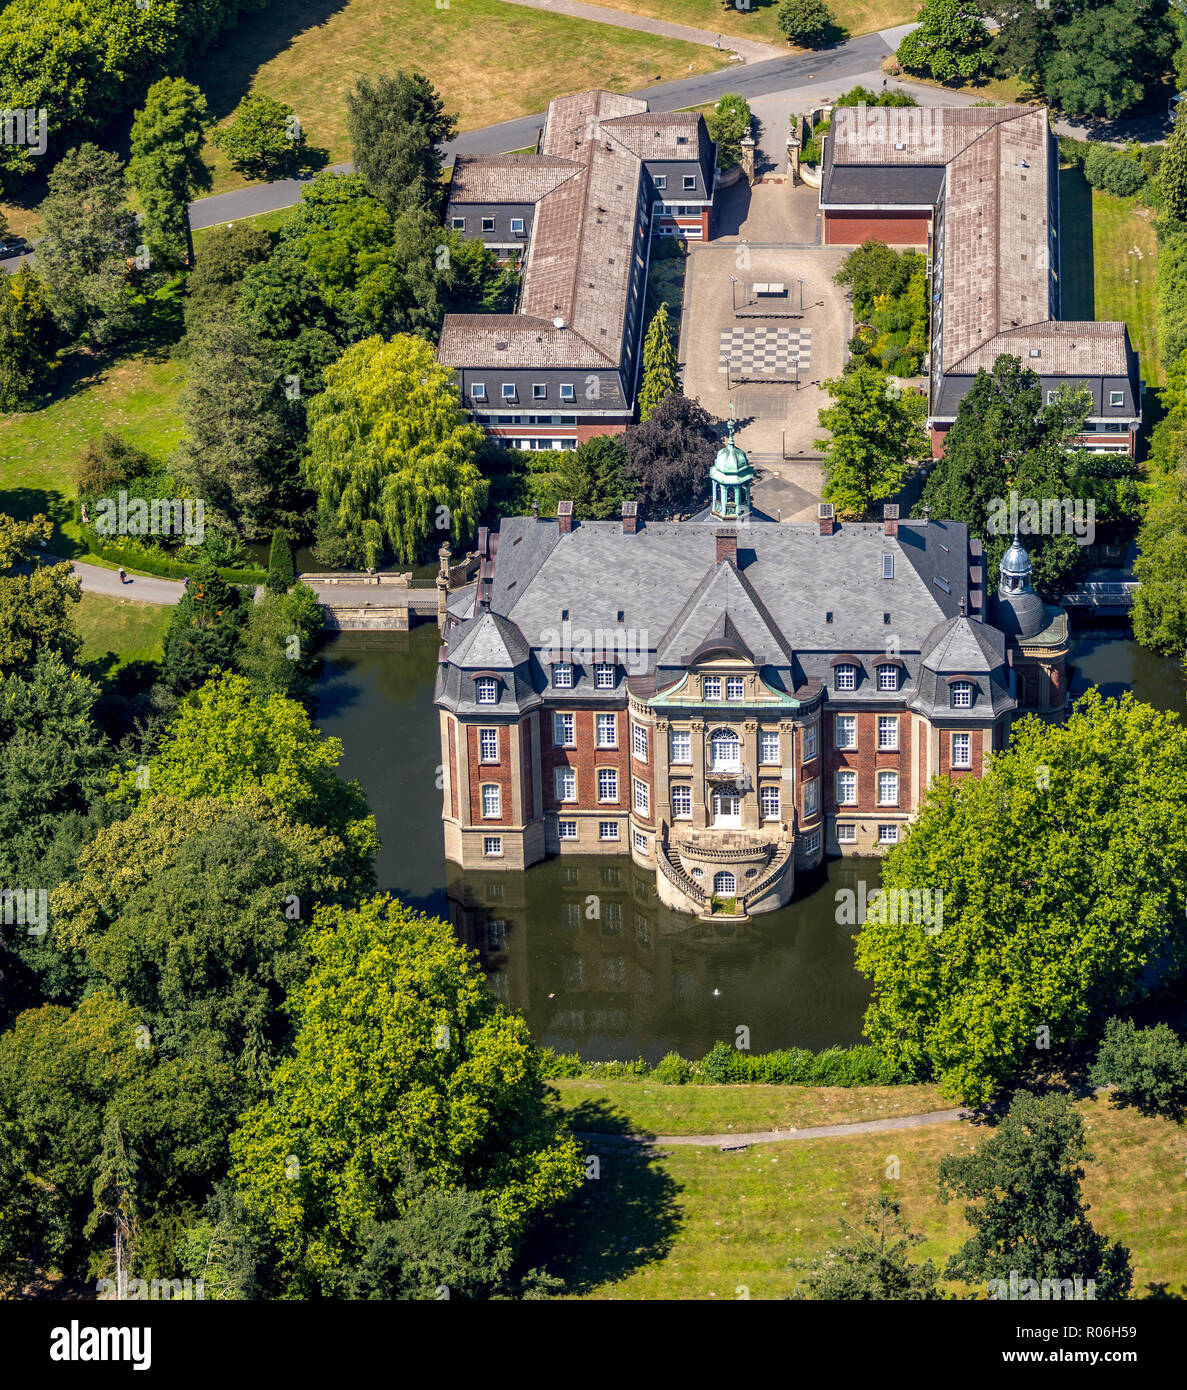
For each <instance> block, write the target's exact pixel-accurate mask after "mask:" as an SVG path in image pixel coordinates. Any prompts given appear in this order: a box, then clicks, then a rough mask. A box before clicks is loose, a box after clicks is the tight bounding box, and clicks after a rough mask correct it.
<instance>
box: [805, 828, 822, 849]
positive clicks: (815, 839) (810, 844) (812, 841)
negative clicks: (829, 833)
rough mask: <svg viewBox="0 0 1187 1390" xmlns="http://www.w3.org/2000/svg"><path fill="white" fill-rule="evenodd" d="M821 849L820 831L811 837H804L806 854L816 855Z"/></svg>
mask: <svg viewBox="0 0 1187 1390" xmlns="http://www.w3.org/2000/svg"><path fill="white" fill-rule="evenodd" d="M819 848H820V831H819V830H813V831H812V833H811V834H810V835H805V836H804V853H805V854H815V853H816V851H817V850H818V849H819Z"/></svg>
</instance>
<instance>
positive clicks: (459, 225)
mask: <svg viewBox="0 0 1187 1390" xmlns="http://www.w3.org/2000/svg"><path fill="white" fill-rule="evenodd" d="M453 230H454V231H455V232H464V231H465V230H466V219H465V218H464V217H455V218H454V219H453Z"/></svg>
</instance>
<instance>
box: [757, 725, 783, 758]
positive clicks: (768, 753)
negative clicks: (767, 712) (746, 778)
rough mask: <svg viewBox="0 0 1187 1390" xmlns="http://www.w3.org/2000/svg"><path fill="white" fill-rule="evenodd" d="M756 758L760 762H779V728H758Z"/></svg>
mask: <svg viewBox="0 0 1187 1390" xmlns="http://www.w3.org/2000/svg"><path fill="white" fill-rule="evenodd" d="M758 760H759V762H760V763H779V762H782V757H781V756H780V752H779V730H778V729H760V730H759V732H758Z"/></svg>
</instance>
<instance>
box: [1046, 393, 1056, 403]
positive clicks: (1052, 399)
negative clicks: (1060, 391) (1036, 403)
mask: <svg viewBox="0 0 1187 1390" xmlns="http://www.w3.org/2000/svg"><path fill="white" fill-rule="evenodd" d="M1047 404H1048V405H1054V404H1055V392H1054V391H1048V392H1047Z"/></svg>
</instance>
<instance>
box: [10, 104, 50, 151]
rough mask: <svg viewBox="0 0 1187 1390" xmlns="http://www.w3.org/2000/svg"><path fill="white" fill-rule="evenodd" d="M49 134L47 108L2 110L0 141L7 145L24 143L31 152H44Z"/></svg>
mask: <svg viewBox="0 0 1187 1390" xmlns="http://www.w3.org/2000/svg"><path fill="white" fill-rule="evenodd" d="M48 136H49V123H48V122H47V120H46V118H45V108H44V107H43V108H41V109H40V110H36V111H35V110H32V109H30V110H28V111H10V110H9V109H8V108H7V107H5V108H4V109H3V110H0V141H3V143H4V144H6V145H24V146H25V148H26V149H27V150H28V151H29V153H30V154H44V153H45V151H46V147H47V142H48Z"/></svg>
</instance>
